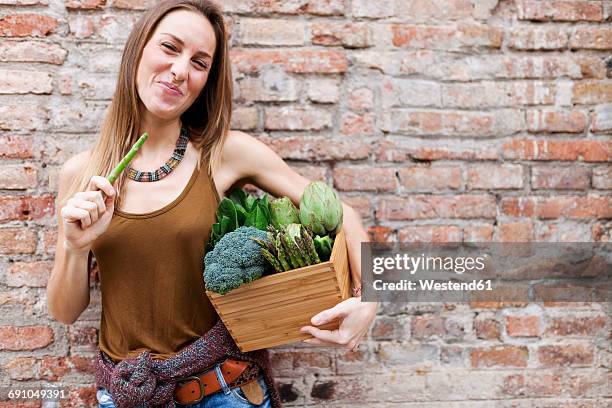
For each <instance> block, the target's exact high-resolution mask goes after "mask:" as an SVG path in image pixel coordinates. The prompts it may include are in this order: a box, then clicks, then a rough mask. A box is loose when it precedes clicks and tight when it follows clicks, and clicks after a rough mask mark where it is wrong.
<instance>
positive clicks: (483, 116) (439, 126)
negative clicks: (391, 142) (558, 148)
mask: <svg viewBox="0 0 612 408" xmlns="http://www.w3.org/2000/svg"><path fill="white" fill-rule="evenodd" d="M386 115H387V117H385V118H383V123H382V124H381V129H382V130H385V131H388V132H403V133H409V134H411V135H423V136H425V135H441V136H469V137H481V136H482V137H485V136H497V137H499V136H504V135H513V134H515V133H517V132H519V131H520V130H521V129H522V128H523V123H522V122H523V119H522V114H521V113H520V112H519V111H518V110H498V111H495V112H470V111H463V112H452V111H450V112H449V111H409V110H399V109H392V110H391V111H390V112H388V113H386Z"/></svg>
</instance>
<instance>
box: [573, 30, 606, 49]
mask: <svg viewBox="0 0 612 408" xmlns="http://www.w3.org/2000/svg"><path fill="white" fill-rule="evenodd" d="M570 47H571V48H573V49H580V48H582V49H591V50H610V49H612V29H609V28H590V27H589V28H578V29H576V31H575V32H574V33H573V35H572V37H571V38H570Z"/></svg>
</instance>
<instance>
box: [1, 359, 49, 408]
mask: <svg viewBox="0 0 612 408" xmlns="http://www.w3.org/2000/svg"><path fill="white" fill-rule="evenodd" d="M39 363H40V362H39V361H38V360H37V359H35V358H32V357H17V358H16V359H14V360H12V361H9V362H8V363H7V364H4V365H3V370H4V371H5V372H6V373H7V374H8V376H9V377H10V378H11V379H13V380H18V381H23V380H31V379H33V378H34V377H36V372H37V370H38V366H39ZM0 407H3V405H2V404H1V403H0Z"/></svg>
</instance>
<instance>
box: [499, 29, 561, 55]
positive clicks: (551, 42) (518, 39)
mask: <svg viewBox="0 0 612 408" xmlns="http://www.w3.org/2000/svg"><path fill="white" fill-rule="evenodd" d="M567 38H568V36H567V33H566V32H565V31H563V30H561V29H559V27H536V28H534V27H529V26H523V27H517V28H515V29H513V30H512V32H511V33H510V38H509V39H508V47H509V48H513V49H516V50H522V51H540V50H561V49H564V48H565V47H566V46H567Z"/></svg>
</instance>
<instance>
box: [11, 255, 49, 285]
mask: <svg viewBox="0 0 612 408" xmlns="http://www.w3.org/2000/svg"><path fill="white" fill-rule="evenodd" d="M52 269H53V262H52V261H35V262H15V263H13V264H11V266H10V268H9V269H8V272H7V274H6V285H7V286H11V287H21V286H29V287H45V286H47V280H48V279H49V276H50V275H51V270H52Z"/></svg>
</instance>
